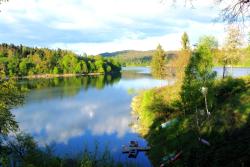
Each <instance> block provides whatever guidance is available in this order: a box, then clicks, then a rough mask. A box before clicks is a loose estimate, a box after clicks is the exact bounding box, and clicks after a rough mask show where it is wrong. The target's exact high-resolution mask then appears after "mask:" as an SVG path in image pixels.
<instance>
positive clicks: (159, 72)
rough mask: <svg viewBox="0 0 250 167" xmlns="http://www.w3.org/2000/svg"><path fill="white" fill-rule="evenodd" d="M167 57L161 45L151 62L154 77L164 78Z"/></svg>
mask: <svg viewBox="0 0 250 167" xmlns="http://www.w3.org/2000/svg"><path fill="white" fill-rule="evenodd" d="M165 56H166V55H165V52H164V50H163V49H162V47H161V45H160V44H159V45H158V46H157V49H156V51H155V53H154V55H153V57H152V61H151V71H152V74H153V76H155V77H158V78H162V76H163V75H164V65H165V62H164V61H165Z"/></svg>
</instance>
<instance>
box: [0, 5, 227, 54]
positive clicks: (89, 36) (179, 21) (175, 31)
mask: <svg viewBox="0 0 250 167" xmlns="http://www.w3.org/2000/svg"><path fill="white" fill-rule="evenodd" d="M212 1H213V0H207V1H198V2H196V3H195V4H194V5H195V8H192V7H191V6H190V5H189V4H187V5H186V6H185V4H184V1H181V2H179V3H177V4H175V5H174V6H173V4H172V1H171V0H165V1H164V0H163V1H162V0H64V1H62V0H10V1H9V2H8V3H4V4H2V5H1V6H0V9H1V11H2V12H1V13H0V42H5V43H14V44H24V45H28V46H38V47H49V48H62V49H70V50H73V51H75V52H77V53H79V54H81V53H84V52H86V53H87V54H98V53H102V52H112V51H118V50H125V49H133V50H150V49H155V48H156V46H157V45H158V43H160V44H161V45H162V46H163V48H164V49H165V50H173V49H178V48H179V47H180V38H181V35H182V33H183V32H184V31H186V32H187V33H188V35H189V37H190V40H191V43H195V42H197V40H198V38H199V37H200V36H201V35H204V34H207V35H214V36H216V37H217V38H218V39H219V42H221V41H222V39H223V37H224V36H225V33H224V25H223V24H221V23H215V22H213V19H214V18H215V17H216V16H217V15H218V9H217V8H214V7H212V5H211V4H212Z"/></svg>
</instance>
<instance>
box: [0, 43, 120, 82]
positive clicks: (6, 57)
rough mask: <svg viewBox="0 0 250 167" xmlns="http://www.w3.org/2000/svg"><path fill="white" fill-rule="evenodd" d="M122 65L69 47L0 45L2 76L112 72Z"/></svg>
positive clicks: (0, 70) (0, 72)
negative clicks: (81, 53) (86, 54)
mask: <svg viewBox="0 0 250 167" xmlns="http://www.w3.org/2000/svg"><path fill="white" fill-rule="evenodd" d="M120 70H121V66H120V64H119V63H118V62H117V61H115V60H113V59H111V58H103V57H102V56H87V57H82V56H79V55H77V54H75V53H73V52H71V51H67V50H61V49H57V50H51V49H48V48H31V47H26V46H22V45H20V46H15V45H13V44H10V45H9V44H0V78H5V77H11V76H32V75H38V74H88V73H110V72H117V71H120Z"/></svg>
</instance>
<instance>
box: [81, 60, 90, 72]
mask: <svg viewBox="0 0 250 167" xmlns="http://www.w3.org/2000/svg"><path fill="white" fill-rule="evenodd" d="M81 67H82V68H81V69H82V71H81V73H83V74H86V73H88V72H89V69H88V65H87V63H86V62H85V61H84V60H82V61H81Z"/></svg>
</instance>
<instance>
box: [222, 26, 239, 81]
mask: <svg viewBox="0 0 250 167" xmlns="http://www.w3.org/2000/svg"><path fill="white" fill-rule="evenodd" d="M241 46H242V35H241V33H240V30H239V29H238V28H236V27H232V26H230V27H229V28H228V32H227V37H226V41H225V44H224V47H223V48H222V53H221V54H220V55H219V62H220V63H221V64H222V65H223V78H224V77H225V73H226V66H227V65H233V64H237V63H238V62H239V61H240V60H241V51H240V47H241Z"/></svg>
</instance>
